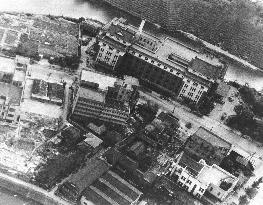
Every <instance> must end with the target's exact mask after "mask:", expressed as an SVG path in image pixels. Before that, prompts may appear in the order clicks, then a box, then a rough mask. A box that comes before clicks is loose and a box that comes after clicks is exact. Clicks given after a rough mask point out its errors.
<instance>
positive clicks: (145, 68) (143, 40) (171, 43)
mask: <svg viewBox="0 0 263 205" xmlns="http://www.w3.org/2000/svg"><path fill="white" fill-rule="evenodd" d="M143 24H144V22H142V24H141V26H140V30H139V29H138V28H136V27H134V26H132V25H129V24H128V23H127V22H126V20H125V19H123V18H120V19H118V18H114V19H113V20H112V21H111V22H110V23H108V24H107V25H105V26H104V28H103V29H102V31H101V32H100V33H99V35H98V44H99V46H100V49H99V51H98V55H97V59H96V61H97V62H98V63H99V64H100V65H102V66H104V67H106V68H108V69H110V70H113V71H116V72H119V73H122V74H128V75H132V76H135V77H137V78H139V79H140V81H141V82H142V83H143V84H146V85H150V86H152V87H153V88H155V90H157V91H161V92H162V93H165V94H167V95H170V96H173V97H177V96H179V97H186V98H189V99H191V100H192V101H193V102H195V103H198V102H199V101H200V99H201V98H202V96H203V94H205V93H206V92H207V91H208V90H209V89H210V88H211V86H212V85H213V84H214V83H216V82H217V81H218V80H221V79H223V77H224V75H225V73H226V64H224V63H222V62H221V60H219V59H218V58H215V57H213V56H208V55H207V54H204V53H203V52H202V50H201V49H200V48H199V49H197V48H192V47H191V46H188V45H186V44H183V43H181V42H179V41H177V40H175V39H173V38H171V37H169V36H166V37H157V36H154V35H153V34H150V33H147V32H144V31H143V30H142V27H143Z"/></svg>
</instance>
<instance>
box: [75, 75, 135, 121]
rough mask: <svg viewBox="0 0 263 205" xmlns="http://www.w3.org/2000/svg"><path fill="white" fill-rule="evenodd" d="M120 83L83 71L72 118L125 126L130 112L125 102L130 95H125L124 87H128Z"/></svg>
mask: <svg viewBox="0 0 263 205" xmlns="http://www.w3.org/2000/svg"><path fill="white" fill-rule="evenodd" d="M121 82H122V80H120V79H117V78H115V77H111V76H106V75H104V74H101V73H96V72H93V71H88V70H83V71H82V76H81V82H80V86H79V88H78V89H77V92H76V96H75V99H74V102H73V112H72V117H75V118H76V117H77V118H82V119H85V118H96V119H99V120H102V121H107V122H112V123H117V124H125V123H126V121H127V119H128V117H129V112H130V109H129V105H128V103H127V101H128V100H129V99H130V97H132V95H126V94H129V92H128V91H127V92H126V90H125V89H126V88H125V86H126V87H130V85H129V86H127V83H121ZM123 82H126V81H125V80H124V81H123Z"/></svg>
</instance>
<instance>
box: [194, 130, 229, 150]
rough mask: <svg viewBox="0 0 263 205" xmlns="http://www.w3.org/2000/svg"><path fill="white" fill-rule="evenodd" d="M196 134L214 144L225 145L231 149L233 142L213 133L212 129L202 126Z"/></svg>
mask: <svg viewBox="0 0 263 205" xmlns="http://www.w3.org/2000/svg"><path fill="white" fill-rule="evenodd" d="M194 135H195V136H198V137H200V138H201V139H203V140H205V141H207V142H209V143H210V144H212V145H213V146H217V147H225V148H227V149H230V148H231V146H232V144H231V143H229V142H227V141H225V140H224V139H222V138H220V137H219V136H217V135H215V134H214V133H212V132H211V131H209V130H207V129H205V128H203V127H200V128H199V129H198V130H197V131H196V132H195V133H194Z"/></svg>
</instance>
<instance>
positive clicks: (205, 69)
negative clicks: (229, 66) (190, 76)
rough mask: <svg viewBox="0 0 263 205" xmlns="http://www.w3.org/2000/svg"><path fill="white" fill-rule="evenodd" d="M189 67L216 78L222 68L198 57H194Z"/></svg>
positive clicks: (208, 76)
mask: <svg viewBox="0 0 263 205" xmlns="http://www.w3.org/2000/svg"><path fill="white" fill-rule="evenodd" d="M190 68H191V69H192V70H193V71H195V72H198V73H200V74H202V75H203V76H205V77H207V78H210V79H213V80H216V79H218V78H219V77H221V72H222V68H220V67H216V66H214V65H212V64H210V63H208V62H205V61H203V60H201V59H199V58H195V59H193V60H192V61H191V63H190Z"/></svg>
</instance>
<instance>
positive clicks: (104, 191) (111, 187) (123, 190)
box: [83, 171, 142, 205]
mask: <svg viewBox="0 0 263 205" xmlns="http://www.w3.org/2000/svg"><path fill="white" fill-rule="evenodd" d="M141 194H142V193H141V192H140V191H139V190H138V189H136V188H135V187H134V186H132V185H131V184H130V183H128V182H127V181H126V180H124V179H123V178H121V177H120V176H119V175H117V174H116V173H114V172H112V171H108V172H107V173H105V174H104V175H103V176H101V177H100V178H99V179H98V180H96V181H95V182H94V183H93V184H92V185H90V186H89V187H88V188H87V189H86V190H85V191H84V193H83V195H84V196H85V198H87V199H88V200H90V201H91V202H93V203H94V204H121V205H126V204H127V205H130V204H132V202H134V201H135V200H136V199H137V198H138V197H139V196H140V195H141ZM103 202H105V203H103Z"/></svg>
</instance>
